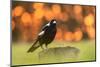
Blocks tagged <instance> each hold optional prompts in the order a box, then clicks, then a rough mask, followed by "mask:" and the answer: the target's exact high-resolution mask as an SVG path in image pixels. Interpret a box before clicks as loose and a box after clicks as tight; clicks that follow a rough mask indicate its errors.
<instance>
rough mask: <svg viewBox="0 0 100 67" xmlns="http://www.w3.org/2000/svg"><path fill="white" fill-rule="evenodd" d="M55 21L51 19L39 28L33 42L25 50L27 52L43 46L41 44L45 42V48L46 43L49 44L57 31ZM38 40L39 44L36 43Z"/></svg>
mask: <svg viewBox="0 0 100 67" xmlns="http://www.w3.org/2000/svg"><path fill="white" fill-rule="evenodd" d="M56 23H57V21H56V20H55V19H52V20H51V21H50V22H49V23H48V24H46V25H45V26H44V27H43V28H42V29H41V32H40V33H39V34H38V37H37V39H36V41H35V43H34V44H33V45H32V46H31V47H30V48H29V50H28V51H27V52H28V53H29V52H33V51H35V50H36V49H37V48H39V47H41V48H43V44H45V47H46V48H47V46H48V44H50V43H51V42H52V41H53V40H54V38H55V35H56V32H57V28H56ZM38 42H39V44H37V43H38Z"/></svg>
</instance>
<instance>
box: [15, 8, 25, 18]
mask: <svg viewBox="0 0 100 67" xmlns="http://www.w3.org/2000/svg"><path fill="white" fill-rule="evenodd" d="M23 11H24V8H23V7H22V6H17V7H15V8H14V16H21V14H22V13H23Z"/></svg>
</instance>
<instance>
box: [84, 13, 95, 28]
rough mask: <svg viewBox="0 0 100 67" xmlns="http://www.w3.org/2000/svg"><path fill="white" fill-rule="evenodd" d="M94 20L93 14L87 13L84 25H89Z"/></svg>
mask: <svg viewBox="0 0 100 67" xmlns="http://www.w3.org/2000/svg"><path fill="white" fill-rule="evenodd" d="M94 22H95V19H94V16H93V14H89V15H88V16H86V17H85V19H84V23H85V25H86V26H91V25H93V24H94Z"/></svg>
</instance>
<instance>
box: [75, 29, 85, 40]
mask: <svg viewBox="0 0 100 67" xmlns="http://www.w3.org/2000/svg"><path fill="white" fill-rule="evenodd" d="M82 37H83V33H82V32H81V30H80V29H78V30H76V31H75V32H74V40H75V41H80V40H81V39H82Z"/></svg>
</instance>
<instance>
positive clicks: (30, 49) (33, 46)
mask: <svg viewBox="0 0 100 67" xmlns="http://www.w3.org/2000/svg"><path fill="white" fill-rule="evenodd" d="M37 42H38V39H37V40H36V41H35V43H34V44H33V45H32V46H31V47H30V48H29V50H28V51H27V53H29V52H33V51H35V50H36V49H37V48H38V47H39V45H38V46H35V45H36V44H37Z"/></svg>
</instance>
